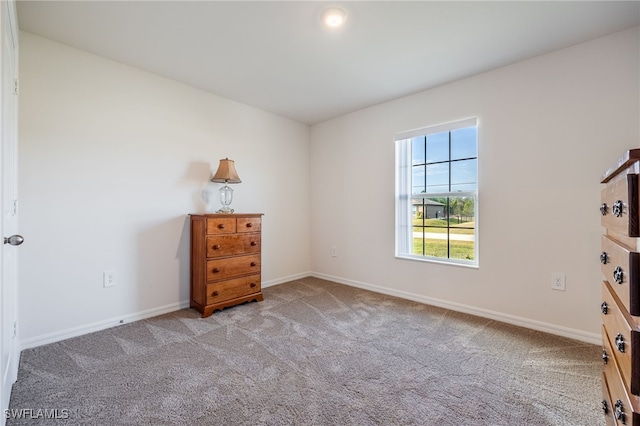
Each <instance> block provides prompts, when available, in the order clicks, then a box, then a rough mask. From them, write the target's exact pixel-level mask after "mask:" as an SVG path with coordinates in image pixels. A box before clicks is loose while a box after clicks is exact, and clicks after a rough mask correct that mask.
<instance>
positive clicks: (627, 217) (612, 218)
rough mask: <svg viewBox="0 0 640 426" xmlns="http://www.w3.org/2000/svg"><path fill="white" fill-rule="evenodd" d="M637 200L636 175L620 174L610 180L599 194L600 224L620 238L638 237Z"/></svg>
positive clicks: (639, 217)
mask: <svg viewBox="0 0 640 426" xmlns="http://www.w3.org/2000/svg"><path fill="white" fill-rule="evenodd" d="M638 198H639V197H638V175H637V174H634V173H631V174H625V173H620V174H619V175H618V176H616V177H615V178H613V179H611V180H610V181H609V182H608V183H607V185H606V186H605V188H604V189H603V190H602V192H601V193H600V202H601V204H600V214H601V216H600V217H601V220H600V224H601V225H602V226H603V227H605V228H607V230H608V231H609V232H612V233H615V234H617V235H620V236H622V237H639V236H640V223H639V221H640V215H639V214H638V213H639V211H638V210H639V209H638ZM623 242H624V243H625V244H627V243H628V242H629V240H628V241H623ZM630 242H631V243H633V242H634V241H633V240H630ZM630 245H632V244H630Z"/></svg>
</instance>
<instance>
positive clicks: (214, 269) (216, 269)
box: [200, 268, 220, 294]
mask: <svg viewBox="0 0 640 426" xmlns="http://www.w3.org/2000/svg"><path fill="white" fill-rule="evenodd" d="M218 272H220V268H213V273H214V274H217V273H218ZM200 294H202V293H200Z"/></svg>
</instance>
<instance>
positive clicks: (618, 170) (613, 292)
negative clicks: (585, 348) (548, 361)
mask: <svg viewBox="0 0 640 426" xmlns="http://www.w3.org/2000/svg"><path fill="white" fill-rule="evenodd" d="M638 175H640V149H633V150H629V151H627V152H626V153H625V154H624V155H623V156H622V157H621V158H620V159H619V160H618V161H617V162H616V163H615V164H614V165H613V166H612V167H611V168H609V169H608V170H607V171H606V172H605V174H604V175H603V177H602V180H601V182H602V183H603V184H605V187H604V188H603V189H602V192H601V204H600V215H601V224H602V226H603V228H604V229H605V232H604V235H602V237H601V253H600V265H601V269H602V274H603V275H604V281H603V283H602V304H601V305H600V311H601V316H602V324H603V325H602V342H603V349H602V360H603V363H604V369H603V370H604V371H603V375H602V395H603V399H602V409H603V411H604V413H605V417H606V424H607V425H631V426H633V425H635V426H640V326H639V324H640V188H639V187H638Z"/></svg>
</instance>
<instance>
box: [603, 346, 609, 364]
mask: <svg viewBox="0 0 640 426" xmlns="http://www.w3.org/2000/svg"><path fill="white" fill-rule="evenodd" d="M602 362H604V363H605V364H607V363H608V362H609V356H608V355H607V350H606V349H603V350H602Z"/></svg>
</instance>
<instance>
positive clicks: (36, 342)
mask: <svg viewBox="0 0 640 426" xmlns="http://www.w3.org/2000/svg"><path fill="white" fill-rule="evenodd" d="M308 276H311V272H305V273H300V274H295V275H290V276H287V277H282V278H278V279H275V280H269V281H265V282H263V283H262V287H263V288H266V287H271V286H274V285H278V284H283V283H286V282H289V281H294V280H298V279H300V278H304V277H308ZM188 307H189V301H188V300H186V301H183V302H179V303H172V304H169V305H165V306H160V307H158V308H153V309H148V310H146V311H141V312H135V313H133V314H128V315H125V316H122V317H117V318H111V319H107V320H104V321H98V322H94V323H91V324H84V325H81V326H78V327H72V328H68V329H66V330H60V331H55V332H53V333H48V334H43V335H41V336H36V337H32V338H30V339H26V340H22V341H21V342H20V350H24V349H29V348H35V347H36V346H42V345H46V344H49V343H54V342H59V341H61V340H65V339H70V338H72V337H77V336H82V335H83V334H88V333H93V332H95V331H100V330H106V329H107V328H111V327H116V326H119V325H122V324H126V323H130V322H134V321H139V320H143V319H146V318H151V317H155V316H158V315H162V314H166V313H169V312H173V311H177V310H180V309H185V308H188Z"/></svg>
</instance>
